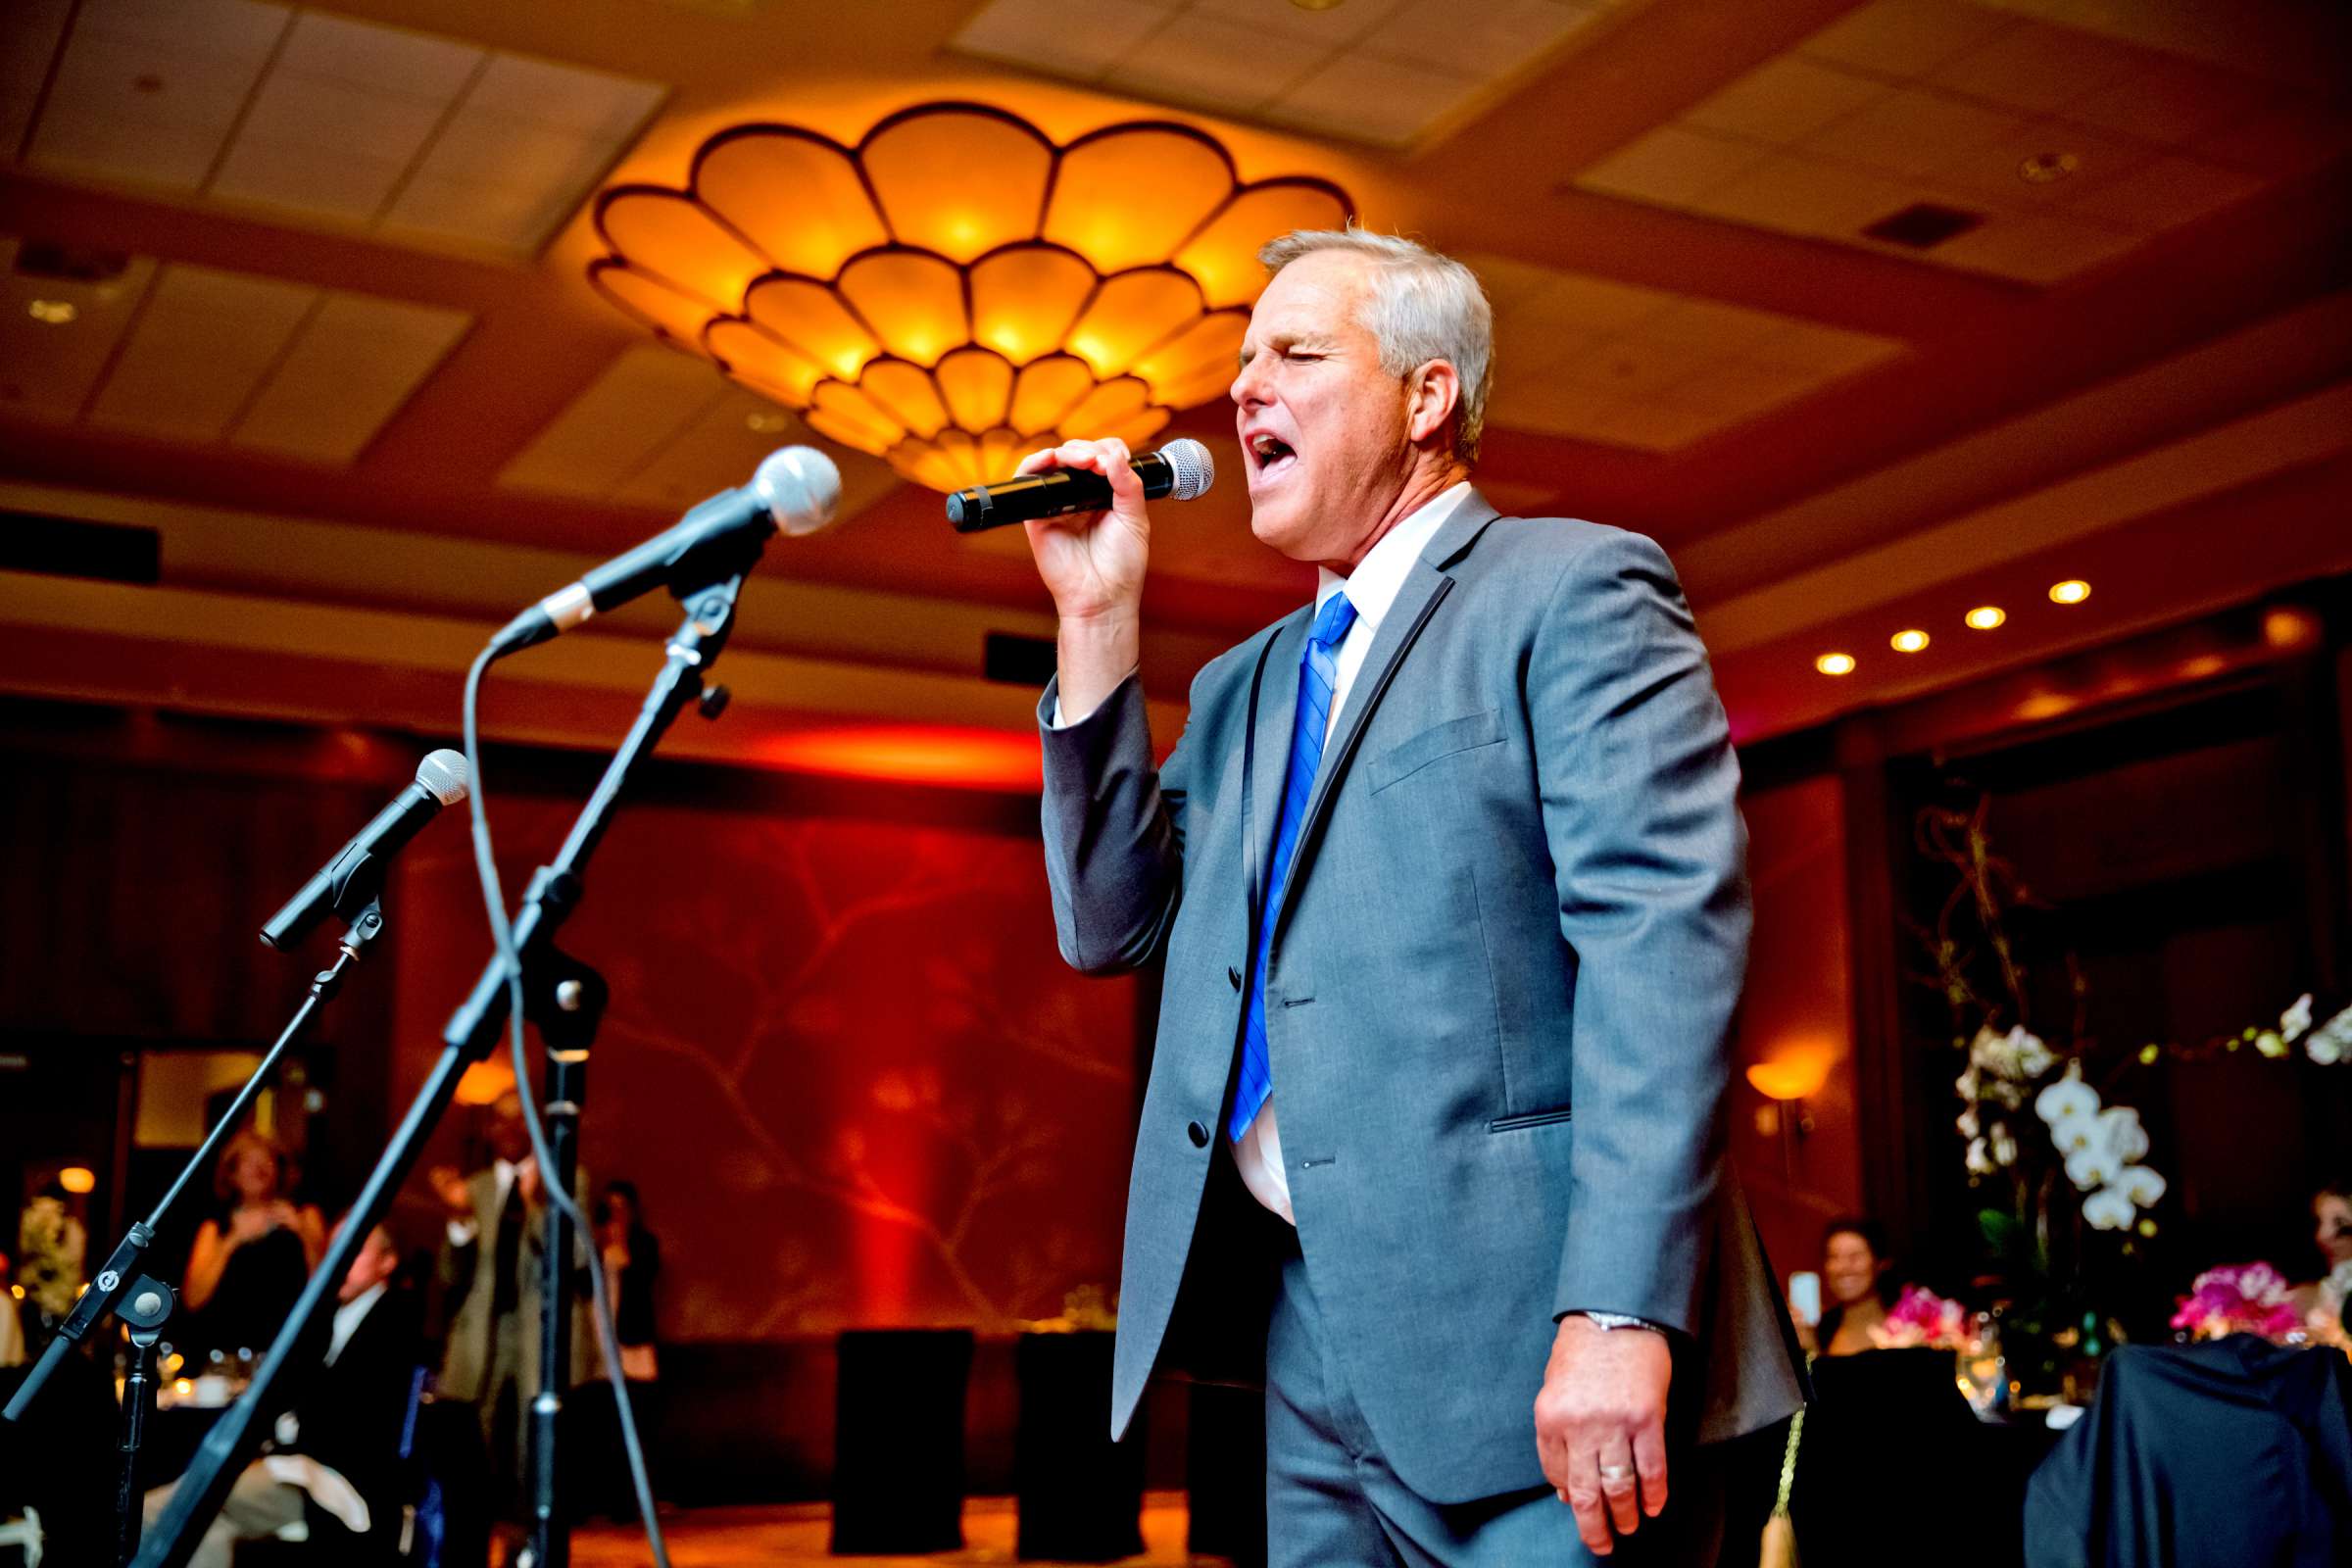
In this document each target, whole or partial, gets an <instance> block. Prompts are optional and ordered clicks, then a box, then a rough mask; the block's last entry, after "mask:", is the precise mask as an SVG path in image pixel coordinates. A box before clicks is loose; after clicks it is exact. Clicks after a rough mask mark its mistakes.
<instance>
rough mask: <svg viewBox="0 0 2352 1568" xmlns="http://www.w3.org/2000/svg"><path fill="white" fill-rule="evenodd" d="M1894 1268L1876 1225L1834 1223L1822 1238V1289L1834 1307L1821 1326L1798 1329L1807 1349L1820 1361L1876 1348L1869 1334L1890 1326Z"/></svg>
mask: <svg viewBox="0 0 2352 1568" xmlns="http://www.w3.org/2000/svg"><path fill="white" fill-rule="evenodd" d="M1893 1268H1894V1260H1893V1259H1892V1258H1891V1257H1890V1256H1888V1255H1887V1233H1886V1231H1885V1230H1884V1229H1883V1228H1882V1227H1881V1226H1880V1225H1879V1222H1878V1221H1877V1220H1874V1219H1861V1218H1847V1219H1838V1220H1832V1221H1831V1222H1830V1224H1829V1226H1828V1228H1827V1229H1825V1230H1824V1231H1823V1232H1822V1236H1821V1284H1822V1291H1823V1293H1824V1294H1825V1295H1826V1296H1828V1298H1829V1303H1828V1305H1827V1306H1826V1307H1824V1308H1823V1310H1822V1314H1821V1322H1820V1323H1818V1324H1816V1325H1815V1326H1813V1327H1812V1328H1810V1329H1808V1328H1806V1327H1805V1326H1804V1325H1802V1324H1799V1325H1798V1326H1797V1338H1798V1339H1800V1340H1802V1341H1803V1342H1804V1346H1805V1348H1806V1349H1808V1350H1810V1351H1812V1352H1813V1353H1814V1354H1816V1355H1853V1354H1856V1353H1857V1352H1859V1351H1862V1350H1869V1349H1874V1348H1877V1347H1876V1343H1875V1342H1874V1341H1873V1340H1872V1339H1871V1337H1870V1331H1871V1330H1872V1329H1874V1328H1877V1327H1878V1326H1879V1325H1880V1324H1882V1323H1884V1322H1886V1321H1887V1306H1888V1305H1889V1304H1891V1303H1892V1302H1893V1300H1894V1294H1895V1293H1894V1279H1893V1272H1892V1271H1893Z"/></svg>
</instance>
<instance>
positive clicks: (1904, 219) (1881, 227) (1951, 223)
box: [1862, 202, 1985, 251]
mask: <svg viewBox="0 0 2352 1568" xmlns="http://www.w3.org/2000/svg"><path fill="white" fill-rule="evenodd" d="M1984 221H1985V215H1984V214H1983V213H1965V212H1962V211H1961V210H1960V209H1959V208H1957V207H1938V206H1937V205H1936V203H1934V202H1920V203H1918V204H1917V205H1915V206H1911V207H1906V208H1904V209H1903V210H1902V211H1901V212H1899V213H1888V214H1887V216H1886V217H1885V218H1882V219H1880V220H1879V221H1877V222H1875V223H1873V224H1871V225H1870V226H1869V227H1868V228H1866V229H1864V230H1863V231H1862V232H1863V233H1864V234H1866V235H1868V236H1869V237H1870V238H1872V239H1883V240H1885V241H1887V243H1888V244H1889V245H1908V246H1910V247H1911V248H1912V249H1913V250H1915V251H1924V250H1933V249H1934V248H1935V247H1936V246H1938V245H1940V244H1942V243H1943V242H1944V241H1945V240H1947V239H1950V238H1952V237H1953V236H1955V235H1959V234H1965V233H1967V232H1968V231H1969V230H1970V229H1972V228H1975V227H1976V226H1977V225H1978V224H1980V223H1982V222H1984Z"/></svg>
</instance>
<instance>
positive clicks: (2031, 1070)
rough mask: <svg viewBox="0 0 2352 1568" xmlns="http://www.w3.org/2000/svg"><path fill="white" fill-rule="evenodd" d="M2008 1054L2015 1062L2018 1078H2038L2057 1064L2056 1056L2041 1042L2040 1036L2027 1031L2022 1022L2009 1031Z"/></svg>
mask: <svg viewBox="0 0 2352 1568" xmlns="http://www.w3.org/2000/svg"><path fill="white" fill-rule="evenodd" d="M2009 1056H2010V1059H2011V1060H2012V1061H2014V1062H2016V1064H2017V1075H2018V1076H2019V1077H2020V1078H2038V1077H2040V1076H2041V1075H2042V1074H2043V1073H2045V1072H2048V1071H2049V1070H2050V1069H2051V1068H2052V1067H2055V1066H2056V1065H2058V1057H2057V1056H2056V1055H2055V1054H2053V1053H2052V1052H2051V1050H2050V1048H2049V1047H2048V1046H2045V1045H2043V1044H2042V1043H2041V1037H2040V1036H2039V1035H2035V1034H2030V1033H2028V1032H2027V1030H2026V1026H2025V1025H2024V1024H2022V1023H2021V1024H2019V1025H2018V1026H2017V1027H2016V1028H2014V1029H2012V1030H2010V1031H2009Z"/></svg>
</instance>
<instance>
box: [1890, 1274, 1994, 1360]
mask: <svg viewBox="0 0 2352 1568" xmlns="http://www.w3.org/2000/svg"><path fill="white" fill-rule="evenodd" d="M1870 1338H1871V1342H1872V1343H1873V1344H1875V1345H1877V1346H1878V1347H1879V1348H1881V1349H1883V1350H1910V1349H1917V1348H1922V1347H1925V1348H1930V1349H1937V1350H1965V1349H1968V1348H1970V1347H1971V1346H1973V1345H1974V1344H1975V1343H1976V1337H1975V1336H1974V1335H1973V1334H1971V1333H1970V1332H1969V1317H1968V1313H1967V1311H1966V1310H1965V1309H1964V1308H1963V1307H1962V1306H1961V1305H1960V1303H1959V1302H1958V1301H1947V1300H1945V1299H1943V1298H1942V1297H1940V1296H1937V1295H1936V1293H1935V1292H1934V1291H1930V1290H1923V1289H1922V1288H1920V1287H1919V1286H1917V1285H1906V1286H1904V1287H1903V1294H1902V1295H1901V1296H1900V1297H1898V1298H1896V1299H1895V1303H1894V1305H1892V1306H1891V1307H1888V1308H1887V1321H1886V1322H1884V1323H1882V1324H1880V1325H1879V1326H1878V1327H1877V1328H1874V1329H1872V1330H1871V1331H1870Z"/></svg>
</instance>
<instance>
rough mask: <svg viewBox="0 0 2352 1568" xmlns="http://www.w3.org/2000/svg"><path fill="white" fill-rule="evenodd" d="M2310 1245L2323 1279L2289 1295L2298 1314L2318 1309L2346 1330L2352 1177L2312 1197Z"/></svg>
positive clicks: (2351, 1295) (2351, 1290) (2351, 1272)
mask: <svg viewBox="0 0 2352 1568" xmlns="http://www.w3.org/2000/svg"><path fill="white" fill-rule="evenodd" d="M2311 1243H2312V1246H2313V1247H2315V1248H2317V1249H2318V1250H2319V1254H2320V1277H2319V1278H2318V1279H2316V1280H2314V1281H2312V1282H2311V1283H2309V1284H2306V1285H2298V1286H2296V1287H2295V1288H2294V1289H2293V1290H2292V1291H2290V1292H2288V1293H2287V1295H2288V1299H2290V1300H2292V1301H2293V1302H2294V1304H2295V1309H2296V1310H2297V1311H2300V1312H2303V1313H2305V1314H2306V1315H2308V1314H2309V1313H2311V1312H2312V1311H2314V1310H2315V1309H2317V1310H2321V1311H2324V1312H2325V1313H2327V1316H2328V1317H2330V1318H2331V1319H2333V1320H2334V1321H2333V1322H2332V1323H2331V1324H2330V1325H2329V1326H2330V1327H2332V1328H2334V1329H2336V1330H2338V1331H2340V1330H2341V1329H2342V1327H2343V1321H2342V1320H2343V1316H2344V1308H2345V1305H2346V1302H2347V1299H2352V1177H2341V1178H2338V1179H2337V1180H2335V1181H2333V1182H2330V1183H2329V1184H2328V1185H2327V1186H2325V1187H2323V1188H2321V1189H2320V1190H2319V1191H2318V1192H2316V1193H2314V1194H2312V1195H2311Z"/></svg>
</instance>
